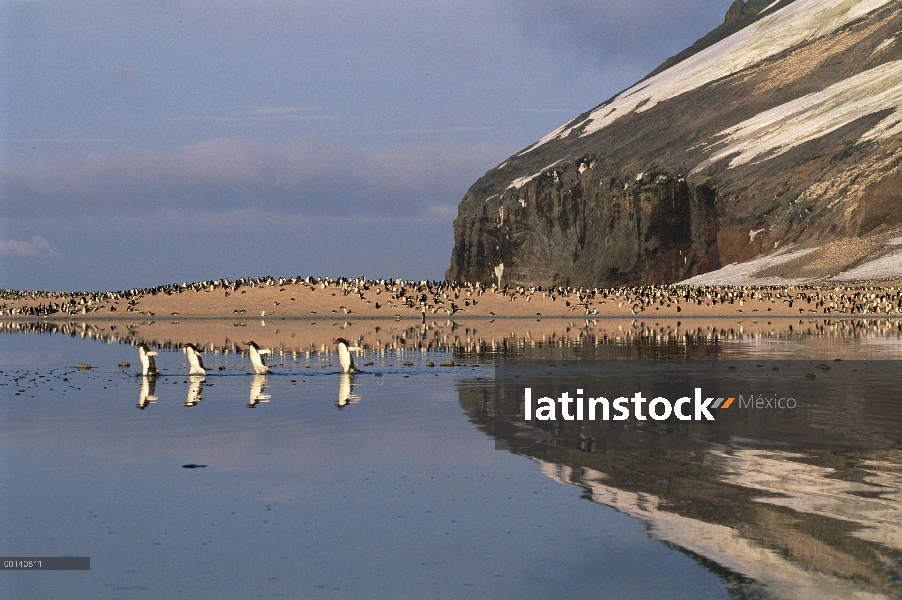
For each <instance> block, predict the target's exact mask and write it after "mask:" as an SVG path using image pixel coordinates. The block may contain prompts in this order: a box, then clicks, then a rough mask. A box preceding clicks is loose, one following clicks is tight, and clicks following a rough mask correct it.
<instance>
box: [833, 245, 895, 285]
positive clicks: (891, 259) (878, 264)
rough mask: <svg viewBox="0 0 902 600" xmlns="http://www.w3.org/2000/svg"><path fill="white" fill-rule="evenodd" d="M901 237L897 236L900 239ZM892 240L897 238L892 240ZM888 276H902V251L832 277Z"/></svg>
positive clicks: (837, 279)
mask: <svg viewBox="0 0 902 600" xmlns="http://www.w3.org/2000/svg"><path fill="white" fill-rule="evenodd" d="M898 239H899V238H896V240H898ZM890 241H891V242H893V241H895V240H890ZM887 277H902V252H894V253H892V254H887V255H886V256H881V257H880V258H876V259H874V260H871V261H868V262H866V263H864V264H861V265H858V266H857V267H855V268H854V269H849V270H848V271H844V272H842V273H840V274H839V275H835V276H833V277H831V278H830V279H831V280H832V281H854V280H857V279H885V278H887Z"/></svg>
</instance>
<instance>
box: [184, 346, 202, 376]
mask: <svg viewBox="0 0 902 600" xmlns="http://www.w3.org/2000/svg"><path fill="white" fill-rule="evenodd" d="M185 352H186V353H187V354H188V365H189V366H190V367H191V368H190V370H189V371H188V374H189V375H206V374H207V369H206V368H205V367H204V361H203V359H202V358H201V357H200V352H198V350H197V346H195V345H194V344H185Z"/></svg>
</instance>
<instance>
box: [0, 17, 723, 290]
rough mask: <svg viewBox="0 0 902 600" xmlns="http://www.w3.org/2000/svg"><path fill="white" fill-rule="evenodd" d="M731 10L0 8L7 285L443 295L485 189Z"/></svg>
mask: <svg viewBox="0 0 902 600" xmlns="http://www.w3.org/2000/svg"><path fill="white" fill-rule="evenodd" d="M731 1H732V0H596V1H594V2H589V1H579V0H556V1H553V0H548V1H542V0H530V1H524V2H516V1H514V0H474V1H469V0H445V1H441V2H428V1H421V2H414V1H400V0H399V1H396V2H378V1H375V0H365V1H364V0H328V1H315V0H295V1H289V0H230V1H225V0H185V1H181V0H148V1H142V2H128V1H125V0H116V1H113V0H96V1H94V0H61V1H57V0H45V1H39V0H29V1H11V0H0V288H2V289H28V290H56V291H63V290H105V289H127V288H131V287H148V286H152V285H162V284H167V283H175V282H183V281H188V282H191V281H202V280H206V279H218V278H222V277H225V278H229V279H236V278H239V277H257V276H267V275H272V276H277V277H278V276H285V277H291V276H295V275H300V276H308V275H310V276H314V277H324V276H329V277H339V276H344V277H361V276H366V277H369V278H381V277H385V278H403V279H416V280H419V279H442V278H443V277H444V272H445V270H446V269H447V268H448V266H449V264H450V259H451V250H452V248H453V246H454V234H453V221H454V218H455V217H456V215H457V205H458V203H459V202H460V200H461V198H462V197H463V195H464V194H465V193H466V191H467V189H468V188H469V187H470V185H472V184H473V183H474V182H475V181H476V180H477V179H478V178H479V177H480V176H482V175H483V174H484V173H485V172H486V171H488V170H489V169H491V168H493V167H495V166H496V165H498V164H500V163H501V162H503V161H504V160H505V159H506V158H507V157H508V156H510V155H512V154H514V153H516V152H518V151H520V150H522V149H523V148H525V147H527V146H529V145H530V144H532V143H533V142H535V141H536V140H538V139H539V138H541V137H542V136H544V135H545V134H547V133H549V132H550V131H552V130H554V129H555V128H557V127H558V126H560V125H562V124H564V123H566V122H567V121H569V120H571V119H572V118H574V117H576V116H577V115H579V114H580V113H582V112H585V111H586V110H588V109H590V108H592V107H594V106H596V105H597V104H599V103H601V102H603V101H605V100H607V99H608V98H610V97H611V96H613V95H614V94H616V93H617V92H619V91H621V90H623V89H625V88H627V87H629V86H630V85H631V84H632V83H635V82H636V81H637V80H639V79H641V78H642V77H643V76H645V75H646V74H647V73H648V72H649V71H651V70H652V69H654V68H655V67H656V66H658V65H659V64H660V63H661V62H663V61H664V60H665V59H666V58H667V57H669V56H672V55H674V54H676V53H677V52H679V51H680V50H682V49H684V48H685V47H687V46H689V45H690V44H692V42H694V41H695V40H696V39H698V38H700V37H702V36H703V35H704V34H705V33H707V32H708V31H710V30H711V29H713V28H714V27H716V26H717V25H719V24H720V23H722V22H723V18H724V15H725V14H726V11H727V8H728V7H729V5H730V4H731Z"/></svg>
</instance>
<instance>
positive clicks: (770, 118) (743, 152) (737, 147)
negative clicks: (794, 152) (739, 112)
mask: <svg viewBox="0 0 902 600" xmlns="http://www.w3.org/2000/svg"><path fill="white" fill-rule="evenodd" d="M900 108H902V60H897V61H893V62H889V63H885V64H883V65H880V66H879V67H875V68H873V69H869V70H867V71H864V72H863V73H859V74H858V75H855V76H853V77H850V78H848V79H845V80H843V81H840V82H838V83H835V84H833V85H831V86H830V87H828V88H826V89H824V90H822V91H820V92H815V93H813V94H808V95H807V96H802V97H801V98H797V99H795V100H792V101H791V102H787V103H785V104H782V105H780V106H777V107H776V108H772V109H770V110H767V111H764V112H763V113H760V114H758V115H756V116H754V117H752V118H751V119H748V120H746V121H743V122H742V123H739V124H738V125H734V126H733V127H730V128H728V129H725V130H723V131H721V132H720V133H718V134H717V136H715V137H717V138H723V139H721V140H719V141H716V142H714V143H712V144H710V145H709V146H708V147H709V148H712V147H716V146H722V147H721V149H720V150H717V151H716V152H714V153H712V154H711V155H710V156H709V157H708V159H706V160H704V161H702V162H701V163H700V164H699V165H698V166H696V167H695V168H694V169H693V170H692V171H691V173H690V174H692V173H697V172H699V171H701V170H702V169H704V168H706V167H708V166H709V165H711V164H713V163H715V162H717V161H719V160H721V159H724V158H726V157H728V156H731V155H733V158H732V160H731V161H730V165H729V166H730V167H731V168H732V167H736V166H739V165H743V164H746V163H748V162H750V161H753V160H754V159H756V158H758V157H759V156H762V155H766V156H765V158H773V157H774V156H779V155H780V154H783V153H784V152H787V151H789V150H791V149H792V148H795V147H796V146H799V145H800V144H804V143H805V142H808V141H810V140H813V139H816V138H819V137H822V136H824V135H827V134H828V133H830V132H832V131H836V130H837V129H839V128H840V127H843V126H844V125H847V124H849V123H851V122H852V121H854V120H856V119H859V118H861V117H864V116H867V115H869V114H873V113H876V112H879V111H882V110H886V109H893V113H892V114H890V115H889V116H887V117H886V118H884V119H883V120H882V121H880V123H878V124H877V125H876V126H874V127H873V128H872V129H871V130H870V131H868V132H867V133H866V134H865V135H864V136H862V137H861V139H860V141H862V142H863V141H878V140H881V139H886V138H889V137H892V136H894V135H896V134H898V133H900V132H902V120H900V117H899V115H898V114H897V111H898V110H899V109H900Z"/></svg>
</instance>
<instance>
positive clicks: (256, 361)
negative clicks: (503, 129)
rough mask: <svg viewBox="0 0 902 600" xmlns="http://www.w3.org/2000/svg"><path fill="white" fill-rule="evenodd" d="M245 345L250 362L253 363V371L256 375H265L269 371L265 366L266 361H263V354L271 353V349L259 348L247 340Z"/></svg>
mask: <svg viewBox="0 0 902 600" xmlns="http://www.w3.org/2000/svg"><path fill="white" fill-rule="evenodd" d="M247 345H248V349H249V352H250V355H251V364H252V365H254V371H255V372H256V373H257V374H258V375H265V374H267V373H269V372H270V371H269V367H267V366H266V363H264V362H263V356H264V355H266V354H272V350H270V349H268V348H267V349H265V350H261V349H260V346H258V345H257V344H256V343H254V342H247Z"/></svg>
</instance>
